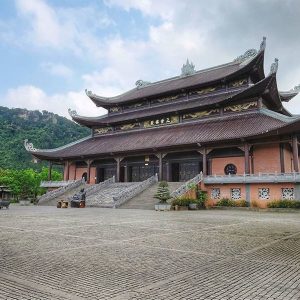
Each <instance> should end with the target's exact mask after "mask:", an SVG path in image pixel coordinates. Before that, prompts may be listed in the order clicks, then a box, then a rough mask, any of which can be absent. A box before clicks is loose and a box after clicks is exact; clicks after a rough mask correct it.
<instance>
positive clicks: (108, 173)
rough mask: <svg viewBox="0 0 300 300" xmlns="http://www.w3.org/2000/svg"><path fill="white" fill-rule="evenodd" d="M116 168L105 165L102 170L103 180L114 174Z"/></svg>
mask: <svg viewBox="0 0 300 300" xmlns="http://www.w3.org/2000/svg"><path fill="white" fill-rule="evenodd" d="M116 174H117V168H116V167H106V168H105V171H104V180H106V179H108V178H111V177H113V176H116Z"/></svg>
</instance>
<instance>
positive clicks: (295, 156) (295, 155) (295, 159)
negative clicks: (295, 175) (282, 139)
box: [292, 135, 299, 172]
mask: <svg viewBox="0 0 300 300" xmlns="http://www.w3.org/2000/svg"><path fill="white" fill-rule="evenodd" d="M292 145H293V162H294V171H295V172H299V156H298V139H297V136H296V135H294V136H293V138H292Z"/></svg>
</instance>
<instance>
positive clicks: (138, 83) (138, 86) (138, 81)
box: [135, 79, 151, 89]
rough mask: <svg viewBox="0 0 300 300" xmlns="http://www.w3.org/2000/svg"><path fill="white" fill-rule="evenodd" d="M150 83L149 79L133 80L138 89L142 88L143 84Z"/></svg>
mask: <svg viewBox="0 0 300 300" xmlns="http://www.w3.org/2000/svg"><path fill="white" fill-rule="evenodd" d="M150 84H151V82H150V81H144V80H141V79H139V80H137V81H136V82H135V85H136V87H137V88H138V89H140V88H143V87H145V86H147V85H150Z"/></svg>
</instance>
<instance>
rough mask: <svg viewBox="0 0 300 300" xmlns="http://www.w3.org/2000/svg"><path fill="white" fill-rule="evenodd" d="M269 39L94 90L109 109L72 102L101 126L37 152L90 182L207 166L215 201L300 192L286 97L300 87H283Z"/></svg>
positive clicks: (186, 172) (189, 172)
mask: <svg viewBox="0 0 300 300" xmlns="http://www.w3.org/2000/svg"><path fill="white" fill-rule="evenodd" d="M265 46H266V39H265V38H264V39H263V41H262V43H261V45H260V48H259V50H256V49H250V50H248V51H246V52H245V54H243V55H241V56H239V57H237V58H236V59H235V60H234V61H232V62H229V63H226V64H223V65H219V66H216V67H213V68H209V69H205V70H200V71H196V70H195V67H194V65H193V64H192V63H190V62H189V61H188V60H187V62H186V64H184V65H183V67H182V69H181V74H180V75H179V76H176V77H173V78H168V79H165V80H162V81H157V82H153V83H151V82H146V81H142V80H138V81H137V82H136V87H135V88H133V89H131V90H129V91H128V92H126V93H124V94H121V95H119V96H116V97H110V98H108V97H102V96H98V95H96V94H94V93H92V92H91V91H86V94H87V96H88V97H89V98H90V99H91V101H93V102H94V103H95V105H96V106H97V107H103V108H105V109H107V111H108V113H107V114H106V115H104V116H100V117H84V116H80V115H78V114H77V113H76V111H72V110H69V113H70V115H71V116H72V119H73V120H74V121H75V122H77V123H78V124H81V125H83V126H87V127H89V128H90V129H91V135H90V136H89V137H86V138H84V139H82V140H79V141H76V142H74V143H71V144H68V145H65V146H63V147H60V148H56V149H51V150H49V149H47V150H40V149H35V148H34V147H33V145H32V144H30V143H28V142H27V141H26V143H25V147H26V148H27V150H28V151H30V152H31V153H32V155H33V156H34V157H35V158H37V159H41V160H47V161H49V162H50V165H52V164H64V166H65V168H64V178H65V180H75V179H80V178H82V177H85V179H86V180H87V182H89V183H98V182H101V181H104V180H106V179H108V178H110V177H112V176H113V175H114V176H115V177H116V180H117V181H121V182H131V181H143V180H145V179H147V178H149V177H150V176H152V175H154V174H155V173H158V174H159V179H160V180H167V181H187V180H189V179H191V178H193V177H194V176H195V175H197V174H199V173H200V172H202V173H203V176H204V178H203V182H202V184H203V188H204V189H206V190H207V191H208V195H209V197H210V199H211V200H212V201H217V200H218V199H220V198H223V197H228V198H232V199H246V200H247V201H248V202H250V201H251V200H252V201H253V200H255V201H261V203H262V206H263V205H264V203H266V201H267V200H272V199H280V198H283V199H294V198H297V199H300V174H299V151H298V140H299V133H300V116H293V115H292V114H291V113H289V112H288V111H287V110H286V109H285V108H284V107H283V104H282V103H283V102H288V101H290V100H291V99H292V98H293V97H294V96H296V95H297V94H298V92H299V91H300V86H297V87H295V88H294V89H292V90H290V91H285V92H282V91H279V90H278V87H277V82H276V73H277V69H278V59H275V61H274V63H273V64H272V65H271V70H270V72H269V74H268V75H267V76H265V72H264V53H265Z"/></svg>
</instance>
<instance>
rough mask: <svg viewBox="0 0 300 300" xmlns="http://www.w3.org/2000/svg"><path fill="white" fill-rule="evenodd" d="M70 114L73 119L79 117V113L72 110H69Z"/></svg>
mask: <svg viewBox="0 0 300 300" xmlns="http://www.w3.org/2000/svg"><path fill="white" fill-rule="evenodd" d="M68 113H69V115H70V116H71V117H72V118H73V117H77V116H78V114H77V111H76V110H72V109H71V108H69V109H68Z"/></svg>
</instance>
